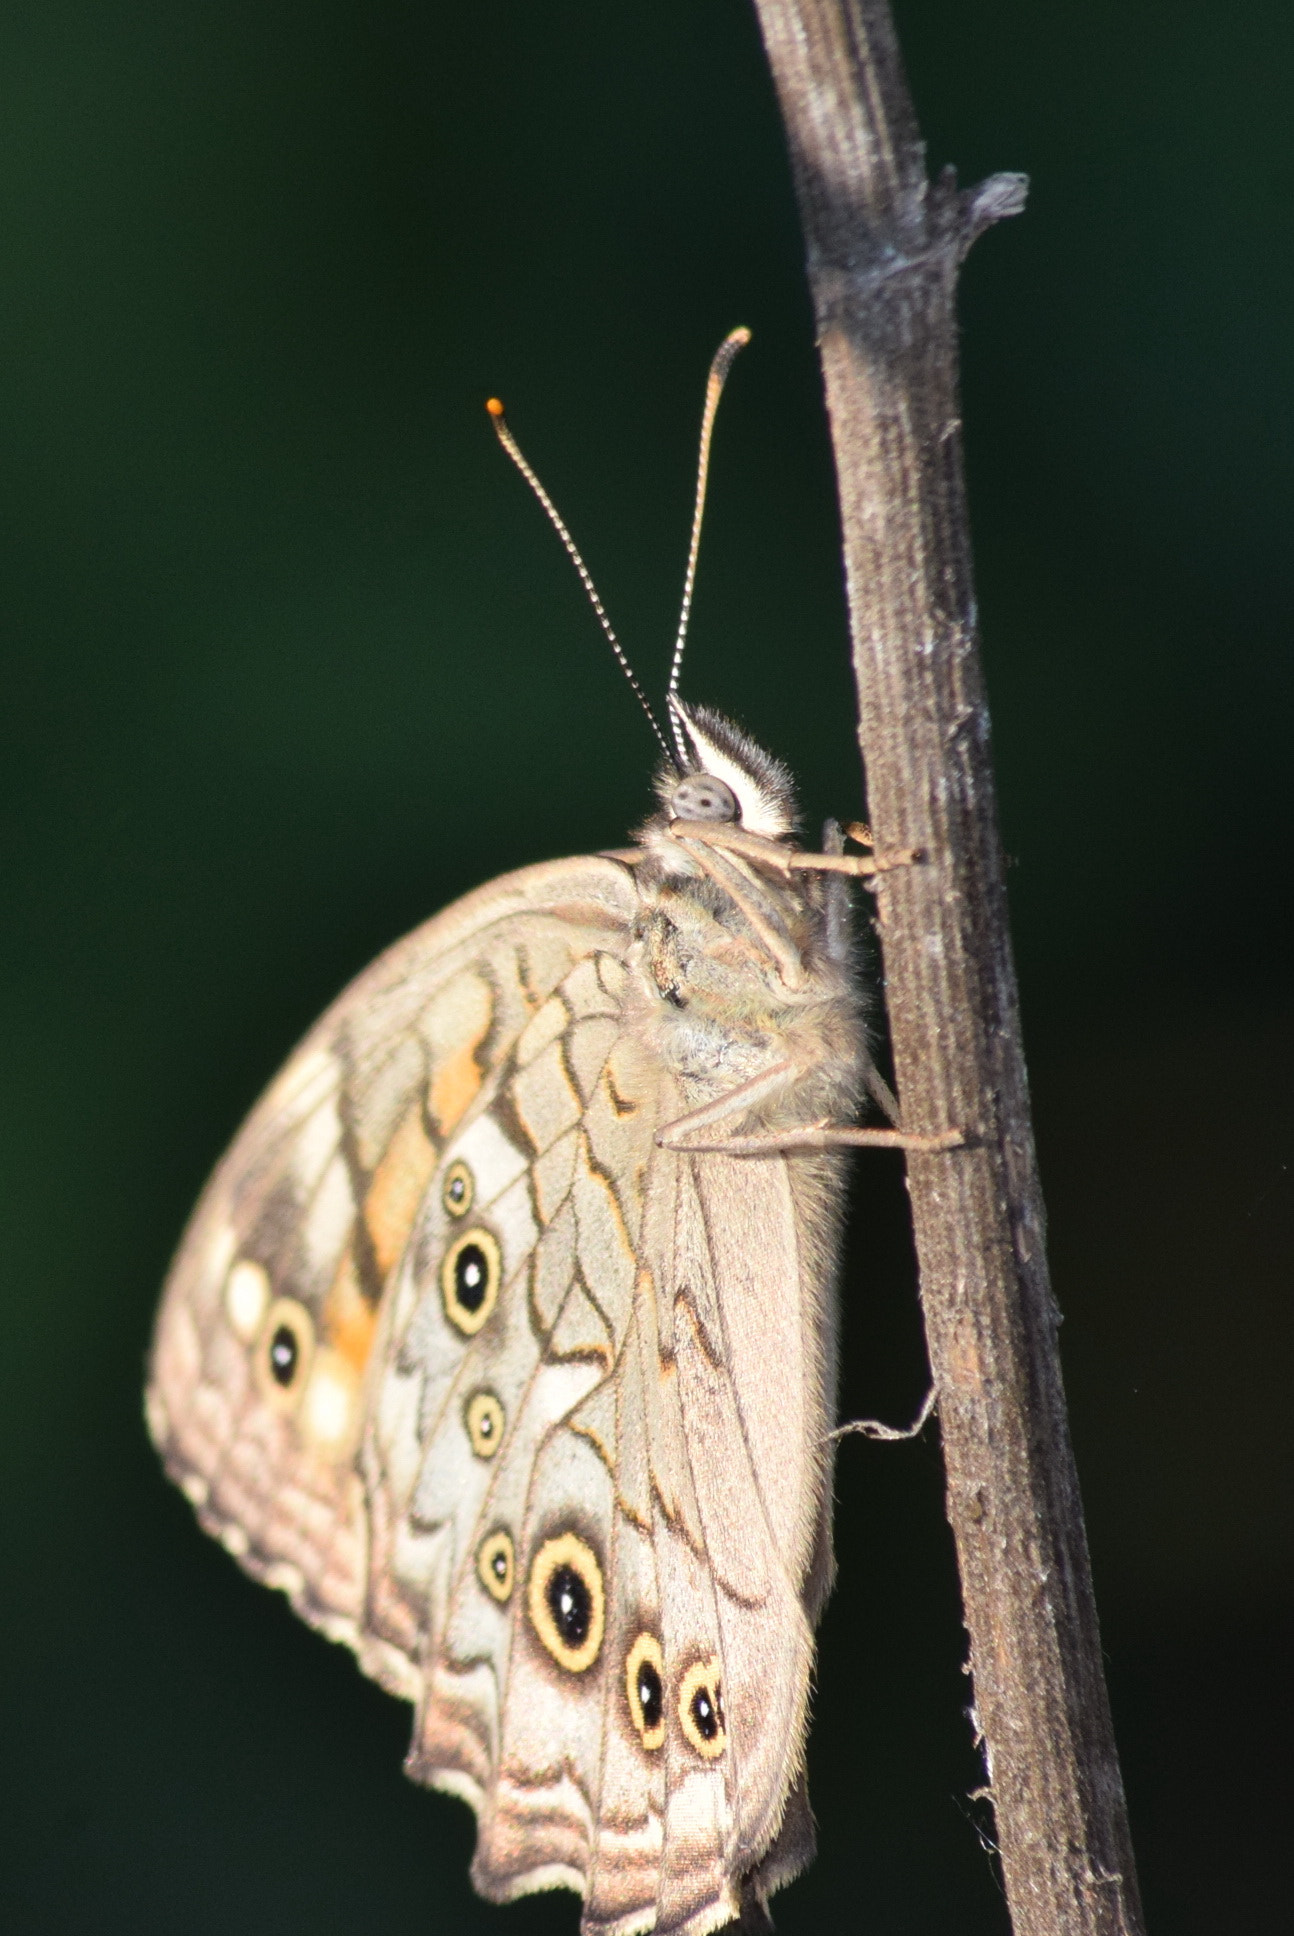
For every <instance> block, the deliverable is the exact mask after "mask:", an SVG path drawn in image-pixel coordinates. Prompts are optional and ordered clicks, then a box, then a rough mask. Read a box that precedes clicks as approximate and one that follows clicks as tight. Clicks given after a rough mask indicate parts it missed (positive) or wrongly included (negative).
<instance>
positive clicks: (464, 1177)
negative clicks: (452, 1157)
mask: <svg viewBox="0 0 1294 1936" xmlns="http://www.w3.org/2000/svg"><path fill="white" fill-rule="evenodd" d="M475 1196H476V1178H475V1177H474V1176H473V1175H472V1172H471V1171H470V1170H469V1169H468V1167H467V1164H466V1163H464V1162H462V1161H461V1159H460V1160H459V1161H458V1162H456V1163H451V1164H450V1166H449V1168H448V1169H447V1170H446V1171H445V1180H444V1182H443V1183H442V1184H441V1186H440V1200H441V1202H442V1203H443V1204H444V1206H445V1209H446V1211H447V1212H448V1214H449V1215H450V1216H451V1217H465V1216H466V1215H467V1213H468V1211H469V1210H470V1209H471V1207H472V1203H473V1201H474V1199H475Z"/></svg>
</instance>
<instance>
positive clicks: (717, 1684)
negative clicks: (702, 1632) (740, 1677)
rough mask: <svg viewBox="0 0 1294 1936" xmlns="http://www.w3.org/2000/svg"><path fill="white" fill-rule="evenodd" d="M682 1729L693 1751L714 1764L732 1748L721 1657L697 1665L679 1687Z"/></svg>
mask: <svg viewBox="0 0 1294 1936" xmlns="http://www.w3.org/2000/svg"><path fill="white" fill-rule="evenodd" d="M678 1718H679V1725H680V1726H681V1727H682V1729H683V1733H684V1735H685V1737H686V1739H687V1742H688V1745H689V1747H692V1748H695V1750H696V1752H697V1753H698V1754H699V1755H701V1756H703V1757H704V1759H705V1760H706V1761H714V1760H715V1759H717V1757H718V1756H719V1755H721V1754H722V1753H723V1751H724V1749H725V1748H726V1747H727V1745H728V1729H727V1724H726V1722H725V1720H724V1713H723V1681H722V1678H721V1674H720V1668H719V1661H718V1657H717V1655H715V1654H711V1655H710V1657H709V1659H708V1660H698V1661H694V1662H693V1663H692V1665H691V1667H689V1668H688V1670H687V1672H686V1673H685V1674H684V1676H683V1678H682V1680H681V1681H680V1682H679V1686H678Z"/></svg>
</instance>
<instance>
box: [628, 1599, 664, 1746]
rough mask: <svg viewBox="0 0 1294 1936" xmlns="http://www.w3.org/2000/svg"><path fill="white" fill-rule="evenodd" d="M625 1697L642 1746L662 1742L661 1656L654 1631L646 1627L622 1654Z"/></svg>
mask: <svg viewBox="0 0 1294 1936" xmlns="http://www.w3.org/2000/svg"><path fill="white" fill-rule="evenodd" d="M625 1696H626V1699H627V1700H628V1702H629V1718H630V1720H631V1721H632V1722H633V1724H634V1728H635V1730H636V1732H637V1735H638V1739H639V1740H640V1741H641V1742H642V1744H643V1746H644V1748H646V1749H647V1750H648V1751H649V1752H654V1751H655V1749H657V1748H663V1747H664V1745H665V1659H664V1655H663V1654H662V1653H661V1645H660V1642H659V1640H657V1638H656V1636H655V1634H654V1633H650V1632H648V1631H647V1629H646V1628H644V1629H643V1631H642V1632H641V1633H640V1634H639V1635H638V1638H637V1639H636V1640H635V1641H634V1643H633V1645H632V1647H630V1649H629V1652H628V1653H627V1654H626V1655H625Z"/></svg>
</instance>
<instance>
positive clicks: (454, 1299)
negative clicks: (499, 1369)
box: [440, 1225, 503, 1338]
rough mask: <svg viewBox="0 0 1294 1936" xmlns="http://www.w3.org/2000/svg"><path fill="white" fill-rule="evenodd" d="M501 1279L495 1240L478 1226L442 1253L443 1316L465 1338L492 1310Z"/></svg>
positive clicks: (500, 1262)
mask: <svg viewBox="0 0 1294 1936" xmlns="http://www.w3.org/2000/svg"><path fill="white" fill-rule="evenodd" d="M502 1277H503V1256H502V1253H501V1251H500V1249H499V1245H498V1241H497V1239H496V1238H495V1237H494V1236H493V1235H492V1234H491V1233H490V1231H488V1230H484V1229H482V1228H481V1227H480V1226H479V1225H476V1226H474V1227H473V1228H472V1229H471V1230H465V1231H464V1232H463V1234H462V1236H461V1237H458V1238H456V1239H455V1241H454V1242H453V1243H452V1244H451V1245H450V1247H449V1249H448V1250H447V1251H446V1252H445V1257H444V1262H443V1263H442V1264H441V1266H440V1294H441V1297H442V1298H443V1300H444V1304H445V1316H446V1317H447V1318H448V1319H449V1321H450V1323H451V1324H452V1325H453V1326H454V1328H455V1330H456V1331H461V1332H462V1334H463V1336H464V1337H465V1338H472V1337H475V1336H476V1333H477V1332H478V1331H479V1330H480V1329H481V1326H482V1325H483V1324H484V1323H485V1321H486V1319H487V1318H488V1317H489V1315H490V1313H491V1311H492V1310H493V1309H494V1307H495V1305H496V1304H497V1302H498V1299H499V1284H500V1281H501V1279H502Z"/></svg>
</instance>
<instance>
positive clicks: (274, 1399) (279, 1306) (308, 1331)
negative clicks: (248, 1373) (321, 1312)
mask: <svg viewBox="0 0 1294 1936" xmlns="http://www.w3.org/2000/svg"><path fill="white" fill-rule="evenodd" d="M314 1350H315V1327H314V1320H313V1318H312V1317H311V1316H310V1313H309V1311H307V1309H306V1307H305V1305H304V1304H299V1303H298V1302H297V1300H296V1298H294V1297H276V1298H275V1299H274V1302H273V1303H272V1304H271V1305H270V1308H269V1310H268V1311H267V1312H266V1313H265V1319H264V1322H263V1323H262V1325H261V1334H260V1337H259V1338H258V1339H257V1343H256V1376H257V1382H258V1384H259V1385H260V1388H261V1391H262V1392H263V1394H264V1395H265V1397H266V1398H267V1399H268V1400H269V1402H270V1404H271V1405H272V1406H273V1407H274V1409H275V1411H278V1412H291V1411H295V1410H296V1407H297V1403H298V1401H299V1400H300V1397H301V1393H302V1391H303V1390H304V1389H305V1382H306V1379H307V1378H308V1377H309V1375H310V1364H311V1360H312V1359H313V1357H314Z"/></svg>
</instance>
